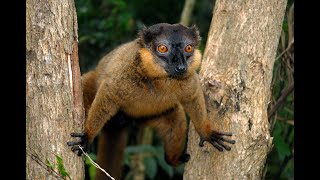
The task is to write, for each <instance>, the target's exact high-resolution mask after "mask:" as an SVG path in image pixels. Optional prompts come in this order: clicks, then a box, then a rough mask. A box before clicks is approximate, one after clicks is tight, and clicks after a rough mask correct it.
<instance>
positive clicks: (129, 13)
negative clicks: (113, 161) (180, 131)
mask: <svg viewBox="0 0 320 180" xmlns="http://www.w3.org/2000/svg"><path fill="white" fill-rule="evenodd" d="M214 2H215V1H211V0H202V1H197V3H196V4H195V7H194V11H193V15H192V17H191V24H196V25H197V26H198V27H199V30H200V34H201V36H202V42H201V45H200V49H201V50H202V51H203V50H204V47H205V44H206V39H207V34H208V31H209V27H210V23H211V18H212V10H213V5H214ZM75 3H76V8H77V16H78V26H79V60H80V67H81V72H82V73H84V72H86V71H88V70H89V69H90V68H92V67H94V66H95V65H96V63H97V62H98V60H99V59H100V58H101V57H102V56H103V55H104V54H106V53H107V52H109V51H110V50H112V49H113V48H115V47H116V46H118V45H119V44H121V43H124V42H127V41H130V40H133V39H134V38H135V37H136V34H137V32H138V30H139V29H141V28H142V27H143V26H144V25H146V26H149V25H152V24H155V23H160V22H168V23H177V22H179V19H180V14H181V12H182V9H183V5H184V4H183V3H184V1H180V0H162V1H147V0H131V1H129V0H77V1H75ZM292 4H293V1H292V0H289V1H288V8H287V12H289V9H290V7H291V5H292ZM291 26H292V23H291V22H290V21H289V20H288V13H287V15H286V16H285V19H284V23H283V33H282V36H281V40H280V42H279V49H278V55H277V57H279V58H277V60H276V61H275V65H274V69H273V80H272V85H271V86H272V97H271V103H270V107H269V110H270V109H272V107H273V106H274V105H275V103H276V102H277V100H278V99H279V97H280V96H281V92H282V91H283V90H285V89H286V88H287V87H288V86H289V85H290V84H291V83H293V59H292V57H290V53H292V52H291V51H288V53H284V54H283V55H281V53H282V52H284V51H285V50H286V48H287V47H288V46H289V45H290V41H289V37H290V36H293V33H292V32H291V31H292V30H290V27H291ZM290 33H291V35H289V34H290ZM280 55H281V56H280ZM293 106H294V96H293V93H291V94H289V96H288V97H286V98H285V100H284V101H283V102H282V103H281V105H280V106H279V108H277V109H276V111H275V113H274V115H272V116H270V117H269V121H270V132H271V133H272V136H273V137H274V141H273V142H274V148H273V150H272V151H271V153H270V154H269V156H268V159H267V171H266V177H265V179H293V169H294V168H293V164H294V158H293V139H294V123H293V120H294V114H293V109H294V108H293ZM130 138H132V137H131V136H130ZM129 141H130V139H129ZM136 154H142V155H143V164H144V166H145V168H146V169H145V176H146V177H147V179H181V178H182V174H183V166H180V167H178V168H172V167H171V166H169V165H168V164H167V163H166V162H165V160H164V157H163V156H164V152H163V147H162V145H161V141H160V140H159V139H156V138H155V139H154V140H153V143H152V144H150V145H134V144H130V146H128V147H127V149H126V151H125V159H124V164H125V167H126V168H127V169H128V170H127V171H126V172H125V174H124V176H127V175H128V174H129V173H130V171H131V170H132V168H131V167H130V162H131V161H132V157H133V156H134V155H136ZM90 156H94V153H93V154H90ZM49 165H50V164H49ZM49 167H50V166H49ZM86 167H87V168H88V169H89V174H90V178H91V179H93V176H94V174H95V168H94V167H93V165H91V163H89V162H88V161H86Z"/></svg>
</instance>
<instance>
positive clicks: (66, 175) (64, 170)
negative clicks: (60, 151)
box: [56, 155, 71, 179]
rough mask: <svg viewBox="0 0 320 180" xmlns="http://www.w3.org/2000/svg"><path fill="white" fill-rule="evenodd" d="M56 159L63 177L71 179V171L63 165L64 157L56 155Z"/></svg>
mask: <svg viewBox="0 0 320 180" xmlns="http://www.w3.org/2000/svg"><path fill="white" fill-rule="evenodd" d="M56 160H57V164H58V171H59V174H60V175H61V176H62V177H63V178H66V177H68V178H69V179H71V178H70V176H69V173H68V172H67V171H66V169H65V168H64V166H63V161H62V158H61V157H60V156H58V155H56Z"/></svg>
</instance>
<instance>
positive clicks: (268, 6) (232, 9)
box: [184, 0, 287, 180]
mask: <svg viewBox="0 0 320 180" xmlns="http://www.w3.org/2000/svg"><path fill="white" fill-rule="evenodd" d="M286 3H287V2H286V1H285V0H260V1H253V0H245V1H224V0H218V1H216V5H215V8H214V13H213V18H212V22H211V27H210V31H209V36H208V41H207V45H206V49H205V52H204V55H203V61H202V68H201V70H200V77H201V83H202V85H203V89H204V93H205V96H206V103H207V110H208V114H209V119H211V120H212V122H213V123H214V126H215V128H216V129H217V130H220V131H225V132H229V131H231V132H233V136H232V139H234V140H236V144H235V145H232V147H231V151H225V152H218V151H217V150H216V149H214V148H213V147H212V146H211V145H210V144H208V143H207V144H205V146H204V147H202V148H200V147H199V146H198V143H199V135H198V134H197V133H196V132H195V130H194V127H193V125H191V126H190V132H189V142H188V152H189V153H190V155H191V159H190V161H189V162H188V163H187V165H186V167H185V174H184V179H187V180H189V179H190V180H194V179H201V180H202V179H208V180H209V179H210V180H211V179H223V180H225V179H261V178H262V176H263V169H264V165H265V163H266V159H267V154H268V152H269V151H270V150H271V148H272V137H271V136H270V133H269V123H268V115H267V107H268V103H269V102H270V95H271V92H270V83H271V79H272V70H273V65H274V60H275V56H276V50H277V46H278V41H279V37H280V33H281V26H282V21H283V17H284V13H285V7H286Z"/></svg>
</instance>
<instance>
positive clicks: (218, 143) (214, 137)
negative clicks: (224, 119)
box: [199, 131, 236, 151]
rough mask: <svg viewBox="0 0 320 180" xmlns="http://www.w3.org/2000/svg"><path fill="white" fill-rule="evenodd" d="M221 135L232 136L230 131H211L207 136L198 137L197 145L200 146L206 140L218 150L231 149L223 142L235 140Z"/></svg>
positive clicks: (232, 142) (231, 142)
mask: <svg viewBox="0 0 320 180" xmlns="http://www.w3.org/2000/svg"><path fill="white" fill-rule="evenodd" d="M223 136H232V133H230V132H227V133H225V132H218V131H212V133H211V135H210V136H209V137H208V138H203V137H200V142H199V146H200V147H202V146H203V143H204V141H208V142H209V143H210V144H212V145H213V146H214V147H215V148H217V149H218V150H219V151H223V149H226V150H227V151H230V150H231V147H230V146H228V145H226V144H224V143H223V142H227V143H230V144H234V143H236V141H235V140H230V139H227V138H225V137H223Z"/></svg>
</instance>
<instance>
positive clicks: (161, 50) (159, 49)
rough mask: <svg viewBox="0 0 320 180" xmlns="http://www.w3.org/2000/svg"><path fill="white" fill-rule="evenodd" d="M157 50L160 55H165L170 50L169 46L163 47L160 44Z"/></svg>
mask: <svg viewBox="0 0 320 180" xmlns="http://www.w3.org/2000/svg"><path fill="white" fill-rule="evenodd" d="M157 50H158V51H159V52H160V53H165V52H167V51H168V48H167V46H165V45H163V44H160V45H159V46H158V48H157Z"/></svg>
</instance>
